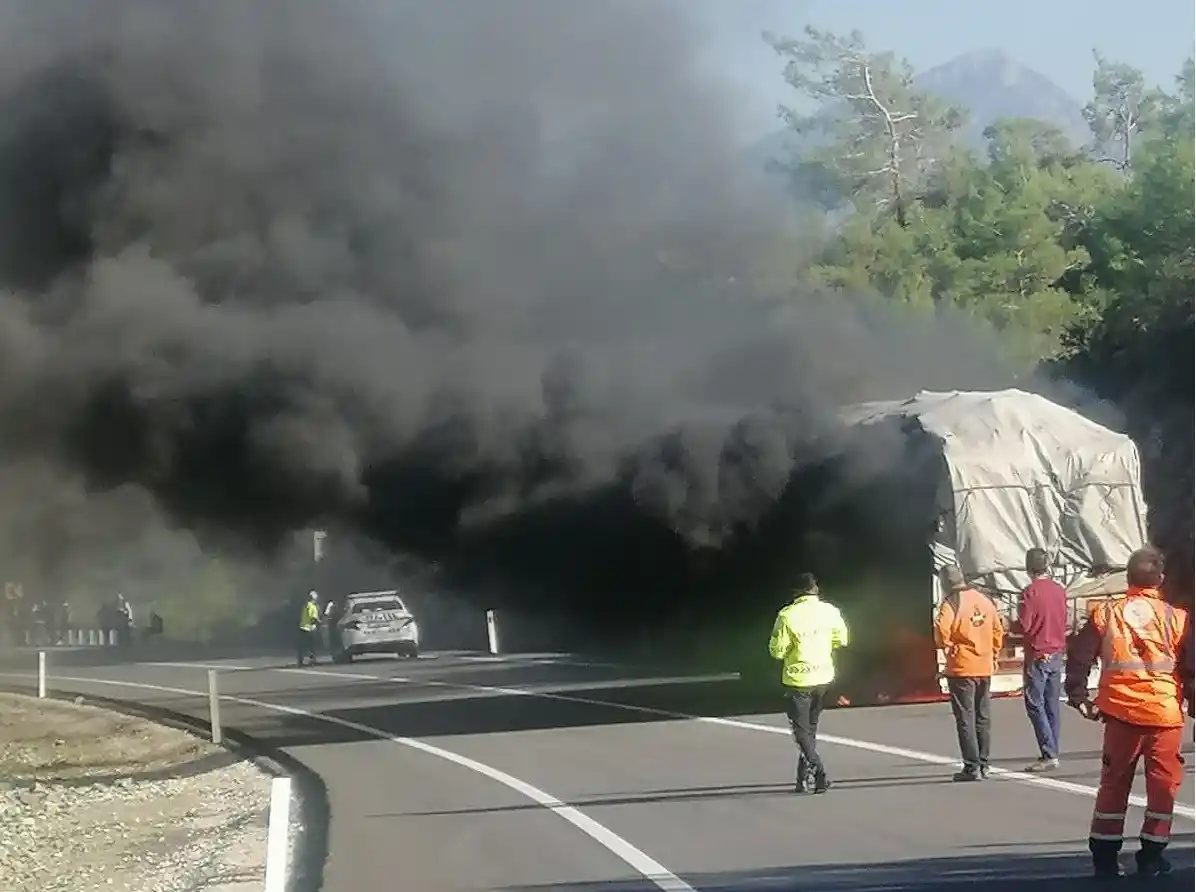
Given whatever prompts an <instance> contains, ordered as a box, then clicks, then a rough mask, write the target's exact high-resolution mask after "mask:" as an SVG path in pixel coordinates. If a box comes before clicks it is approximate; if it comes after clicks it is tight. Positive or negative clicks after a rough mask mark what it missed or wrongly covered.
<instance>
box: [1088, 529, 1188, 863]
mask: <svg viewBox="0 0 1196 892" xmlns="http://www.w3.org/2000/svg"><path fill="white" fill-rule="evenodd" d="M1125 576H1126V582H1127V583H1128V587H1127V590H1126V593H1125V597H1124V598H1120V599H1118V600H1115V601H1108V602H1105V603H1104V604H1102V605H1101V606H1100V607H1099V608H1098V609H1097V610H1096V611H1095V612H1094V613H1093V615H1092V616H1091V618H1090V619H1089V621H1088V622H1087V623H1085V624H1084V626H1083V628H1081V629H1080V631H1079V633H1078V634H1077V635H1076V636H1075V637H1074V638H1073V639H1072V641H1071V646H1070V648H1069V650H1068V654H1067V678H1066V680H1065V681H1064V687H1065V689H1066V691H1067V702H1068V703H1069V704H1070V705H1071V706H1073V707H1075V708H1076V709H1077V710H1079V712H1080V714H1081V715H1082V716H1084V717H1085V718H1087V719H1091V720H1093V721H1103V722H1104V723H1105V735H1104V745H1103V747H1102V751H1101V773H1100V788H1099V790H1098V791H1097V794H1096V806H1095V807H1094V809H1093V812H1092V824H1091V827H1090V829H1089V833H1088V851H1089V852H1091V853H1092V867H1093V872H1094V873H1095V874H1096V876H1098V877H1108V878H1113V877H1119V876H1121V875H1122V870H1121V865H1120V864H1119V863H1118V858H1117V856H1118V855H1119V854H1120V853H1121V846H1122V842H1123V840H1124V834H1125V813H1126V809H1127V807H1128V805H1129V797H1130V788H1131V787H1133V785H1134V775H1135V774H1136V773H1137V769H1138V761H1139V759H1141V760H1142V761H1144V762H1145V773H1146V812H1145V814H1144V816H1143V819H1142V829H1141V832H1140V833H1139V834H1138V838H1139V840H1140V848H1139V849H1138V851H1137V853H1136V860H1137V863H1138V873H1139V874H1141V875H1144V876H1158V875H1160V874H1165V873H1167V872H1169V870H1170V864H1168V862H1167V859H1166V858H1164V857H1163V852H1164V851H1165V850H1166V848H1167V845H1168V843H1170V841H1171V818H1172V814H1173V813H1174V811H1175V797H1176V796H1177V795H1178V793H1179V788H1180V785H1181V784H1182V783H1183V773H1184V769H1183V766H1184V760H1183V757H1182V756H1181V755H1180V747H1181V746H1182V744H1183V741H1184V708H1183V704H1184V701H1185V700H1186V701H1187V704H1188V709H1187V713H1188V715H1189V716H1191V715H1192V714H1193V704H1192V700H1193V668H1192V658H1193V647H1192V625H1191V621H1190V618H1189V615H1188V612H1187V611H1186V610H1184V609H1183V608H1181V607H1175V606H1173V605H1171V604H1168V603H1166V602H1165V601H1164V600H1163V595H1162V592H1161V587H1162V584H1163V558H1162V556H1161V555H1160V554H1159V553H1158V552H1157V551H1154V550H1153V549H1149V548H1145V549H1141V550H1139V551H1136V552H1134V553H1133V554H1132V555H1130V559H1129V561H1128V563H1127V566H1126V571H1125ZM1097 659H1100V661H1101V674H1100V682H1099V686H1098V689H1097V694H1096V701H1095V702H1093V701H1091V700H1089V699H1088V675H1089V673H1090V672H1091V671H1092V667H1093V666H1094V665H1095V663H1096V661H1097Z"/></svg>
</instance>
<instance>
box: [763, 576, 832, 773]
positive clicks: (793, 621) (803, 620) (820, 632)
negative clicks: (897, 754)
mask: <svg viewBox="0 0 1196 892" xmlns="http://www.w3.org/2000/svg"><path fill="white" fill-rule="evenodd" d="M794 594H795V595H796V597H795V598H794V599H793V600H792V601H791V602H790V603H789V604H786V605H785V606H784V607H782V608H781V610H780V612H779V613H778V614H777V618H776V622H775V623H773V627H772V636H771V637H770V638H769V641H768V652H769V653H770V654H771V655H772V658H773V659H774V660H781V661H782V662H783V668H782V670H781V683H782V684H783V685H784V686H785V714H786V715H787V716H788V718H789V727H790V729H791V730H792V732H793V740H794V742H795V743H796V744H797V748H798V760H797V782H796V784H795V785H794V792H796V793H807V792H811V791H813V792H814V793H825V792H826V791H827V790H829V789H830V786H831V782H830V780H829V779H828V777H827V773H826V766H825V765H823V763H822V757H821V756H819V754H818V718H819V716H820V715H821V714H822V708H823V705H824V702H825V699H826V693H827V689H828V688H829V687H830V684H831V682H833V681H834V680H835V661H834V652H835V650H836V649H837V648H840V647H845V646H846V645H847V643H848V632H847V623H845V622H844V621H843V615H842V614H841V613H840V612H839V608H838V607H835V606H834V605H833V604H828V603H826V602H825V601H823V600H822V599H821V598H820V597H819V589H818V581H817V580H816V579H815V578H814V576H813V575H812V574H810V573H802V574H799V576H798V577H797V587H796V591H795V593H794Z"/></svg>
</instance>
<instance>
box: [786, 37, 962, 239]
mask: <svg viewBox="0 0 1196 892" xmlns="http://www.w3.org/2000/svg"><path fill="white" fill-rule="evenodd" d="M765 39H766V40H767V41H768V42H769V43H770V44H771V46H772V47H773V49H775V50H776V51H777V53H778V54H779V55H780V56H781V57H782V58H783V59H785V69H784V71H785V79H786V80H787V81H788V83H789V85H790V86H791V87H793V88H794V89H795V90H796V91H798V93H799V94H801V96H802V97H804V98H805V99H807V100H812V101H814V102H815V103H818V104H819V105H820V106H822V109H821V110H820V111H819V112H816V113H815V114H804V113H802V112H801V111H799V110H798V109H795V108H788V107H786V108H782V110H781V116H782V118H783V119H784V120H785V121H786V122H787V123H788V124H789V126H790V127H791V128H792V129H793V130H794V131H795V133H796V134H797V135H798V136H799V137H804V138H805V139H804V140H803V142H804V143H805V144H806V145H807V146H808V147H809V152H808V155H807V157H805V158H803V159H802V161H801V162H800V163H799V164H798V165H796V169H797V173H798V174H799V176H802V177H803V178H804V179H808V180H810V181H812V182H819V183H822V184H823V188H824V189H825V188H826V184H833V185H834V186H837V188H838V190H839V193H840V194H842V195H844V196H846V197H847V198H849V199H851V200H852V201H854V203H855V205H856V208H857V210H859V211H860V212H861V213H864V214H866V215H873V214H875V215H878V216H881V217H891V218H892V219H895V220H896V221H897V222H898V223H899V224H902V225H904V224H905V222H906V216H907V212H908V206H909V201H910V197H911V196H912V194H913V193H914V192H916V190H917V189H918V188H919V186H920V185H921V183H922V182H923V181H924V179H925V177H926V176H927V175H928V174H929V173H930V172H932V171H933V170H934V169H935V167H936V166H937V165H938V163H940V162H941V161H942V158H943V153H944V152H945V151H946V149H947V147H948V145H949V143H950V134H951V133H952V132H953V131H955V130H957V129H958V128H959V127H960V126H961V125H962V123H963V121H964V114H963V112H962V111H961V110H960V109H958V108H955V107H953V106H951V105H949V104H948V103H946V102H943V101H942V100H941V99H939V98H938V97H936V96H933V95H931V94H928V93H925V92H922V91H920V90H918V89H916V88H915V87H914V72H913V69H912V68H911V67H910V65H909V63H908V62H906V61H904V60H902V59H898V58H897V57H895V56H894V55H893V54H892V53H875V52H871V51H869V50H868V49H867V47H865V45H864V39H863V36H862V35H861V34H860V33H859V32H858V31H853V32H852V33H851V34H849V35H848V36H846V37H839V36H836V35H834V34H831V33H829V32H827V31H820V30H818V29H816V28H809V27H808V28H806V29H805V39H803V40H795V39H790V38H778V37H773V36H766V38H765ZM828 112H829V113H828Z"/></svg>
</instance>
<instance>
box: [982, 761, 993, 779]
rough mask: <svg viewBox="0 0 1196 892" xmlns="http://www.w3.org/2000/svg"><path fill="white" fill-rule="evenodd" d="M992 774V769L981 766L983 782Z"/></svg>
mask: <svg viewBox="0 0 1196 892" xmlns="http://www.w3.org/2000/svg"><path fill="white" fill-rule="evenodd" d="M990 774H992V769H991V768H989V767H988V766H987V765H981V766H980V779H981V780H988V776H989V775H990Z"/></svg>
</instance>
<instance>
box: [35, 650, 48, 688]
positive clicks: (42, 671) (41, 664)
mask: <svg viewBox="0 0 1196 892" xmlns="http://www.w3.org/2000/svg"><path fill="white" fill-rule="evenodd" d="M37 698H38V699H39V700H45V699H46V652H45V651H44V650H39V651H38V652H37Z"/></svg>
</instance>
